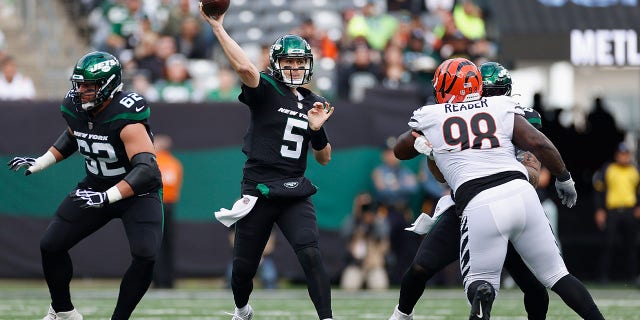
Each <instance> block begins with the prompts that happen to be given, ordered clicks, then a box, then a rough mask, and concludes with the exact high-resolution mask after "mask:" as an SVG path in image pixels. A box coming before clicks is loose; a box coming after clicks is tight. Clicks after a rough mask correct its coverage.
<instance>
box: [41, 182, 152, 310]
mask: <svg viewBox="0 0 640 320" xmlns="http://www.w3.org/2000/svg"><path fill="white" fill-rule="evenodd" d="M116 218H120V219H121V220H122V224H123V225H124V230H125V233H126V234H127V238H128V239H129V250H130V251H131V255H132V257H133V260H132V262H131V265H130V266H129V268H128V269H127V271H126V273H125V274H124V276H123V278H122V282H121V284H120V293H119V295H118V302H117V304H116V308H115V310H114V313H113V316H112V318H111V319H112V320H121V319H129V317H130V316H131V313H132V312H133V310H134V309H135V307H136V305H137V304H138V302H139V301H140V300H141V299H142V297H143V296H144V294H145V292H146V291H147V289H148V288H149V285H150V284H151V279H152V275H153V264H154V261H155V257H156V253H157V251H158V249H159V248H160V243H161V241H162V203H161V202H160V198H159V195H158V194H147V195H145V196H141V197H132V198H128V199H123V200H121V201H119V202H116V203H114V204H111V205H107V206H106V207H104V208H100V209H95V208H90V209H81V208H80V207H79V206H78V205H77V204H75V203H74V202H73V201H72V200H71V198H69V197H68V196H67V197H66V198H65V199H64V200H63V201H62V203H61V204H60V206H59V207H58V210H57V211H56V213H55V215H54V217H53V219H52V221H51V223H50V224H49V226H48V227H47V230H46V231H45V233H44V235H43V236H42V239H41V240H40V252H41V255H42V268H43V271H44V276H45V279H46V281H47V285H48V286H49V292H50V294H51V305H52V307H53V309H54V310H55V311H56V312H61V311H69V310H71V309H73V304H72V303H71V295H70V292H69V283H70V282H71V278H72V276H73V265H72V263H71V257H70V256H69V249H71V248H72V247H74V246H75V245H76V244H77V243H78V242H80V241H81V240H82V239H84V238H86V237H87V236H89V235H91V234H93V233H94V232H96V231H97V230H98V229H100V228H102V227H103V226H104V225H106V224H107V223H108V222H109V221H111V220H112V219H116ZM100 251H101V250H100V249H99V248H96V250H95V252H96V259H100V260H108V259H109V257H99V254H100Z"/></svg>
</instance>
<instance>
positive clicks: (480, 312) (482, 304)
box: [469, 283, 496, 320]
mask: <svg viewBox="0 0 640 320" xmlns="http://www.w3.org/2000/svg"><path fill="white" fill-rule="evenodd" d="M495 297H496V295H495V291H494V290H493V287H492V286H491V284H489V283H483V284H481V285H479V286H478V288H477V289H476V294H475V296H473V301H472V302H471V314H470V315H469V320H479V319H482V320H488V319H489V318H490V313H491V306H492V305H493V300H494V299H495Z"/></svg>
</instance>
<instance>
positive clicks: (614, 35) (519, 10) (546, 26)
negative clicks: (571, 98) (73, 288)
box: [490, 0, 640, 67]
mask: <svg viewBox="0 0 640 320" xmlns="http://www.w3.org/2000/svg"><path fill="white" fill-rule="evenodd" d="M490 5H491V7H490V10H491V17H492V18H493V19H495V20H494V22H495V23H496V25H497V26H498V28H497V29H498V31H499V40H498V41H499V45H500V57H499V58H500V59H503V60H505V61H516V60H530V61H531V60H541V61H544V60H546V61H571V63H572V64H574V65H576V66H612V67H626V66H640V53H639V49H640V48H639V46H638V34H640V0H517V1H515V0H492V1H491V2H490Z"/></svg>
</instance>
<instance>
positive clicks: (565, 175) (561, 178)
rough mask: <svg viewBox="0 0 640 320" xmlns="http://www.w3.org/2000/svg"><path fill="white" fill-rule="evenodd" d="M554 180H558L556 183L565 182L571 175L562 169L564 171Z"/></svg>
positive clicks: (565, 169)
mask: <svg viewBox="0 0 640 320" xmlns="http://www.w3.org/2000/svg"><path fill="white" fill-rule="evenodd" d="M556 179H558V181H560V182H565V181H567V180H569V179H571V173H569V170H567V168H564V170H562V172H560V174H559V175H557V176H556Z"/></svg>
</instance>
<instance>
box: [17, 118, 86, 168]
mask: <svg viewBox="0 0 640 320" xmlns="http://www.w3.org/2000/svg"><path fill="white" fill-rule="evenodd" d="M77 150H78V144H77V143H76V140H75V138H74V137H73V135H72V134H71V132H70V129H69V128H67V129H65V131H64V132H62V134H61V135H60V137H59V138H58V140H56V142H55V143H54V144H53V145H52V146H51V147H50V148H49V150H47V152H45V153H44V154H43V155H42V156H40V157H38V158H31V157H15V158H13V159H11V161H9V163H7V166H9V170H13V171H18V170H20V169H21V168H26V170H25V171H24V175H25V176H28V175H30V174H32V173H36V172H38V171H42V170H44V169H46V168H48V167H50V166H52V165H54V164H55V163H58V162H60V161H62V160H64V159H65V158H68V157H69V156H70V155H72V154H73V153H74V152H76V151H77Z"/></svg>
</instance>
